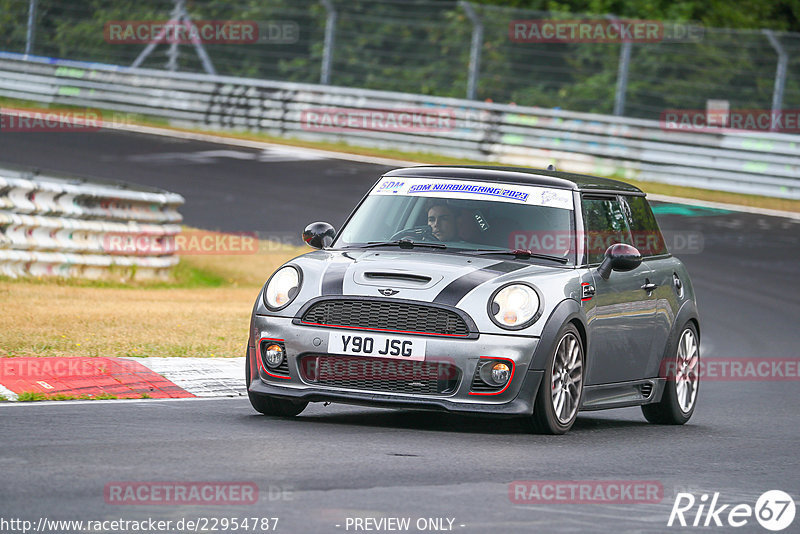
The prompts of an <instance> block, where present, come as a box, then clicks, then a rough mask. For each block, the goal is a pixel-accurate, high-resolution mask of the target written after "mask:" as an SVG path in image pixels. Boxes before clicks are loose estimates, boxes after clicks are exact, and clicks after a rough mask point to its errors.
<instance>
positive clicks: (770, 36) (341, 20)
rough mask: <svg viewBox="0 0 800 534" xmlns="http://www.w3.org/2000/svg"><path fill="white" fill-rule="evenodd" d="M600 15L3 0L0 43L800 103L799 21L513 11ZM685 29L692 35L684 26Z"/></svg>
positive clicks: (401, 1) (608, 98)
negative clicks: (181, 35) (788, 29)
mask: <svg viewBox="0 0 800 534" xmlns="http://www.w3.org/2000/svg"><path fill="white" fill-rule="evenodd" d="M182 16H186V17H187V18H189V19H191V20H217V21H219V20H229V21H230V20H235V21H243V20H244V21H254V22H255V23H257V25H258V28H259V30H260V33H259V39H257V40H256V41H255V42H243V43H239V44H234V43H230V42H225V43H223V42H213V40H212V42H205V43H203V44H202V46H196V45H195V44H176V43H172V44H160V45H158V46H155V45H153V46H147V45H146V44H145V43H130V42H127V43H126V42H120V41H115V40H114V39H112V38H110V36H109V34H108V25H109V23H110V22H113V21H118V22H119V21H127V22H136V21H139V22H141V21H166V20H169V19H174V18H180V17H182ZM575 19H587V20H589V19H592V20H595V21H597V20H602V19H603V17H602V16H601V17H598V16H584V15H575V14H559V13H545V12H536V11H525V10H519V9H511V8H501V7H497V6H488V5H481V4H479V3H475V2H464V1H461V2H457V1H454V0H451V1H446V0H269V1H264V2H245V1H243V0H234V1H230V2H217V1H213V0H190V1H188V2H187V1H185V0H152V1H150V2H146V3H142V2H135V1H133V0H91V1H86V2H72V1H71V0H0V50H4V51H7V52H16V53H24V54H29V55H39V56H46V57H59V58H71V59H76V60H82V61H93V62H102V63H108V64H114V65H123V66H131V65H135V66H142V67H147V68H154V69H165V70H173V71H176V70H179V71H186V72H208V73H216V74H220V75H229V76H238V77H247V78H256V79H269V80H276V81H278V80H279V81H289V82H299V83H321V84H323V85H336V86H346V87H358V88H367V89H377V90H385V91H397V92H406V93H414V94H425V95H431V96H444V97H456V98H468V99H471V100H480V101H487V100H490V101H493V102H500V103H515V104H517V105H520V106H538V107H543V108H551V109H552V108H556V109H568V110H571V111H583V112H592V113H604V114H615V115H621V116H628V117H639V118H649V119H657V118H658V117H659V116H660V114H661V113H662V112H663V111H664V110H665V109H676V108H678V109H705V108H706V105H707V102H708V101H709V100H724V101H727V102H729V105H730V107H731V108H732V109H774V108H777V109H781V108H782V109H800V34H791V33H780V32H766V31H742V30H739V31H734V30H724V29H715V28H698V27H696V26H694V25H691V24H689V25H683V24H679V25H670V24H668V25H667V26H666V27H665V28H667V30H669V31H667V30H665V31H664V34H663V36H662V37H661V38H658V39H655V40H648V41H645V42H639V41H634V42H530V41H525V40H524V39H518V38H517V37H516V36H515V35H514V33H513V31H512V28H513V26H512V23H513V22H514V21H519V20H529V21H530V20H540V21H556V20H561V21H564V20H575ZM684 30H686V31H687V32H691V35H689V34H688V33H686V35H684V33H681V31H684Z"/></svg>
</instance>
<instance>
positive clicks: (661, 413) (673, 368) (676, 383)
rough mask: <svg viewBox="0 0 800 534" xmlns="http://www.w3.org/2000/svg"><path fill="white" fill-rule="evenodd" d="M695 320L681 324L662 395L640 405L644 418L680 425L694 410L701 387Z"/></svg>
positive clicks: (668, 365)
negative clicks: (656, 399) (658, 399)
mask: <svg viewBox="0 0 800 534" xmlns="http://www.w3.org/2000/svg"><path fill="white" fill-rule="evenodd" d="M698 340H699V336H698V335H697V328H696V327H695V326H694V323H692V322H688V323H686V325H684V327H683V330H682V331H681V335H680V337H678V347H677V349H676V350H675V357H674V359H670V360H669V361H668V362H667V369H666V373H665V374H666V379H667V383H666V385H665V386H664V394H663V395H662V396H661V400H660V401H659V402H657V403H654V404H645V405H644V406H642V413H643V414H644V417H645V419H647V420H648V421H650V422H651V423H656V424H661V425H682V424H684V423H686V422H687V421H688V420H689V419H690V418H691V417H692V414H693V413H694V408H695V406H696V405H697V390H698V388H699V386H700V343H699V341H698Z"/></svg>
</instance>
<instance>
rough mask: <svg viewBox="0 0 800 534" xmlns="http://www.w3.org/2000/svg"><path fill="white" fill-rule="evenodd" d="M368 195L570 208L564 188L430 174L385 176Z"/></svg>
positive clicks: (569, 198)
mask: <svg viewBox="0 0 800 534" xmlns="http://www.w3.org/2000/svg"><path fill="white" fill-rule="evenodd" d="M370 195H389V196H390V195H399V196H412V197H413V196H419V197H431V198H458V199H463V200H491V201H495V202H512V203H515V204H530V205H533V206H547V207H551V208H561V209H565V210H571V209H573V204H572V192H571V191H569V190H567V189H553V188H549V187H537V186H532V185H517V184H499V183H494V182H478V181H460V180H435V179H430V178H401V177H397V178H386V179H384V180H382V181H381V182H379V183H378V185H377V186H376V187H375V189H373V190H372V192H371V193H370Z"/></svg>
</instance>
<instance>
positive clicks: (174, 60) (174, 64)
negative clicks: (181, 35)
mask: <svg viewBox="0 0 800 534" xmlns="http://www.w3.org/2000/svg"><path fill="white" fill-rule="evenodd" d="M174 2H175V7H174V8H173V9H172V16H171V17H170V20H181V15H183V3H184V0H174ZM179 55H180V51H179V50H178V40H177V39H173V40H172V42H171V43H170V44H169V50H168V51H167V70H168V71H170V72H175V71H176V70H178V56H179Z"/></svg>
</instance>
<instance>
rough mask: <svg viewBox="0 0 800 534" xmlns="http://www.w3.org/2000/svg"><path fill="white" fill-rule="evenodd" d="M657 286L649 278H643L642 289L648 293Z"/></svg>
mask: <svg viewBox="0 0 800 534" xmlns="http://www.w3.org/2000/svg"><path fill="white" fill-rule="evenodd" d="M657 287H658V284H654V283H653V282H651V281H650V280H647V279H645V281H644V285H643V286H642V289H644V290H645V291H647V292H648V293H650V292H651V291H653V290H654V289H655V288H657Z"/></svg>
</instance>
